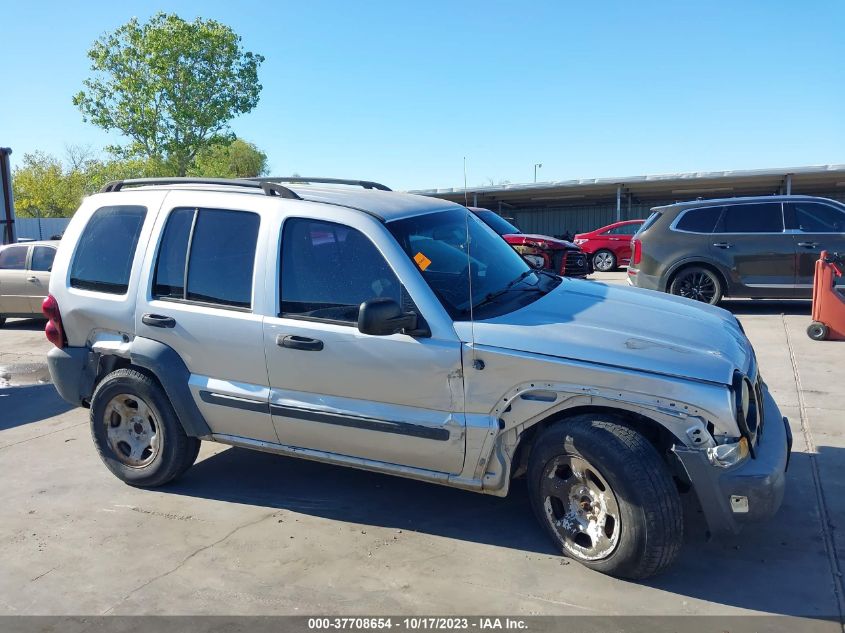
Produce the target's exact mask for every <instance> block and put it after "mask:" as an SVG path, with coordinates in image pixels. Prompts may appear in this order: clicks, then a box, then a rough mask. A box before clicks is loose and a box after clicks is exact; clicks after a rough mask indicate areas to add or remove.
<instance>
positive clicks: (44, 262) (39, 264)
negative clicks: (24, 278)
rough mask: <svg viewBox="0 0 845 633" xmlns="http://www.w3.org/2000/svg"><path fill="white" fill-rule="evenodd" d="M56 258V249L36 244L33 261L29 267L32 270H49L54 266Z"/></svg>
mask: <svg viewBox="0 0 845 633" xmlns="http://www.w3.org/2000/svg"><path fill="white" fill-rule="evenodd" d="M55 258H56V249H55V248H50V247H49V246H36V247H35V248H34V249H33V250H32V261H31V262H30V265H29V267H30V268H31V269H32V270H38V271H44V272H46V271H49V270H52V268H53V260H54V259H55Z"/></svg>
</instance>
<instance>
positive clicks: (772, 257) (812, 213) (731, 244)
mask: <svg viewBox="0 0 845 633" xmlns="http://www.w3.org/2000/svg"><path fill="white" fill-rule="evenodd" d="M632 246H633V255H632V257H631V266H630V267H629V268H628V283H630V284H631V285H633V286H637V287H639V288H648V289H651V290H661V291H664V292H670V293H672V294H676V295H680V296H682V297H688V298H690V299H696V300H698V301H704V302H706V303H712V304H716V303H718V302H719V301H720V300H721V299H722V297H725V296H731V297H752V298H769V299H784V298H789V299H791V298H809V297H811V296H812V289H813V271H814V265H815V262H816V260H817V259H818V258H819V253H820V252H821V251H822V250H828V251H839V252H842V251H845V205H843V204H842V203H840V202H836V201H834V200H828V199H827V198H814V197H811V196H760V197H754V198H727V199H721V200H697V201H693V202H681V203H677V204H672V205H668V206H665V207H655V208H654V209H652V214H651V216H650V217H649V218H648V220H646V222H645V224H643V226H642V228H641V229H640V230H639V232H638V233H637V234H636V235H635V236H634V238H633V244H632Z"/></svg>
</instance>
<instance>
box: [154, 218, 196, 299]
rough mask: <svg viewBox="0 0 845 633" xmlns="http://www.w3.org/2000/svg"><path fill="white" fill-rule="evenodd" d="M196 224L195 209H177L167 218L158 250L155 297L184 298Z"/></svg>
mask: <svg viewBox="0 0 845 633" xmlns="http://www.w3.org/2000/svg"><path fill="white" fill-rule="evenodd" d="M193 223H194V209H176V210H175V211H173V212H172V213H171V214H170V217H169V218H167V224H166V225H165V227H164V235H163V236H162V238H161V246H160V247H159V250H158V262H157V263H156V272H155V278H154V280H153V295H155V296H156V297H176V298H180V299H181V298H184V294H185V259H186V257H187V255H188V238H189V237H190V236H191V226H192V225H193Z"/></svg>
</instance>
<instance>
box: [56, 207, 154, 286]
mask: <svg viewBox="0 0 845 633" xmlns="http://www.w3.org/2000/svg"><path fill="white" fill-rule="evenodd" d="M146 214H147V209H146V207H140V206H114V207H101V208H100V209H97V211H95V212H94V215H92V216H91V219H90V220H88V224H87V225H86V226H85V229H84V230H83V231H82V236H81V237H80V238H79V244H78V245H77V247H76V253H75V254H74V257H73V264H72V265H71V268H70V285H71V286H72V287H74V288H81V289H83V290H95V291H97V292H107V293H111V294H118V295H122V294H126V291H127V289H128V288H129V275H130V273H131V272H132V260H133V259H134V258H135V248H136V247H137V246H138V237H139V236H140V235H141V227H142V226H143V224H144V218H145V217H146Z"/></svg>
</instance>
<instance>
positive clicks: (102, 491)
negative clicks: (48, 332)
mask: <svg viewBox="0 0 845 633" xmlns="http://www.w3.org/2000/svg"><path fill="white" fill-rule="evenodd" d="M601 277H602V280H604V281H608V282H610V283H624V278H625V273H624V272H621V273H608V274H605V275H602V276H601ZM724 307H726V308H728V309H730V310H731V311H732V312H734V314H736V315H737V317H738V318H739V319H740V321H741V322H742V324H743V326H744V328H745V330H746V333H747V334H748V336H749V337H750V339H751V341H752V342H753V344H754V346H755V348H756V351H757V355H758V358H759V361H760V366H761V371H762V373H763V376H764V377H765V380H766V381H767V382H768V384H769V386H770V389H771V391H772V393H773V395H774V396H775V399H776V400H777V402H778V404H779V405H780V407H781V410H782V411H783V413H784V415H786V416H788V417H789V419H790V421H791V424H792V429H793V434H794V438H795V446H794V453H793V456H792V462H791V464H790V468H789V476H788V485H787V491H786V498H785V501H784V504H783V507H782V508H781V510H780V513H779V514H778V516H777V517H776V518H775V520H773V521H771V522H769V523H767V524H764V525H761V526H759V527H758V528H757V529H755V530H749V531H747V532H745V533H744V534H742V535H741V536H740V537H737V538H736V539H733V540H730V541H727V542H719V543H714V542H708V541H706V539H705V538H704V532H703V527H702V525H701V523H700V522H699V521H696V520H695V517H694V516H693V517H692V519H691V520H690V521H688V526H687V527H688V530H687V532H688V536H687V544H686V546H685V548H684V550H683V553H682V555H681V558H680V559H679V561H678V563H677V564H676V565H675V567H673V568H672V569H671V570H670V571H669V572H668V573H665V574H663V575H662V576H659V577H657V578H654V579H651V580H649V581H647V582H645V583H642V584H636V583H630V582H624V581H620V580H615V579H613V578H609V577H607V576H603V575H601V574H598V573H595V572H591V571H589V570H587V569H585V568H582V567H580V566H579V565H577V564H574V563H571V564H570V563H568V561H566V560H565V559H561V558H560V557H559V556H558V555H557V554H556V552H555V551H554V549H553V547H552V544H551V542H550V541H549V539H548V538H547V537H546V535H545V534H544V533H543V532H542V531H541V528H540V527H539V525H538V524H537V522H536V521H535V519H534V517H533V516H532V515H531V511H530V508H529V504H528V501H527V499H526V498H525V496H524V494H523V492H524V488H523V485H522V484H521V483H518V484H517V485H515V486H514V488H513V489H512V492H511V494H510V496H509V497H508V498H506V499H499V498H495V497H487V496H483V495H477V494H474V493H470V492H462V491H459V490H454V489H449V488H444V487H439V486H435V485H429V484H424V483H420V482H416V481H410V480H404V479H399V478H394V477H388V476H382V475H377V474H371V473H366V472H360V471H355V470H349V469H342V468H339V467H333V466H328V465H322V464H318V463H313V462H307V461H299V460H293V459H288V458H284V457H278V456H272V455H268V454H263V453H257V452H249V451H246V450H241V449H237V448H228V447H226V446H222V445H214V444H210V443H205V444H204V445H203V448H202V451H201V453H200V458H199V460H198V462H197V464H196V465H195V466H194V467H193V468H192V469H191V470H190V471H188V473H187V474H186V476H185V477H183V478H182V479H181V480H179V481H178V482H176V483H175V484H171V485H169V486H167V487H165V488H162V489H158V490H138V489H133V488H131V487H129V486H126V485H124V484H122V483H121V482H119V481H118V480H117V479H116V478H115V477H114V476H112V475H111V474H110V473H109V472H108V471H107V470H106V469H105V467H103V465H102V464H101V462H100V460H99V458H98V456H97V454H96V451H95V449H94V446H93V444H92V442H91V439H90V435H89V431H88V415H87V414H88V412H87V410H84V409H73V408H71V407H70V406H69V405H67V404H65V403H64V402H63V401H62V400H60V398H59V397H58V395H57V394H56V392H55V390H54V388H53V387H52V385H50V384H44V383H43V381H44V380H46V379H47V376H46V374H45V371H44V366H43V356H44V354H45V353H46V351H47V350H48V349H49V343H48V342H47V341H46V340H45V339H44V336H43V332H42V329H43V323H42V322H40V321H31V320H10V321H9V322H8V323H7V324H6V327H5V328H3V329H0V473H2V481H3V482H4V485H3V486H2V489H0V560H2V561H3V562H2V565H0V612H2V613H3V614H7V615H8V614H75V615H90V614H150V613H161V614H313V613H338V614H368V615H374V614H396V613H403V614H433V613H436V614H482V613H483V614H491V613H492V614H496V613H501V614H521V615H535V614H585V615H595V614H601V615H614V614H624V615H663V614H676V615H689V614H703V615H742V614H748V613H769V614H778V615H781V614H784V615H797V616H806V617H813V618H829V619H830V620H831V621H830V622H829V623H828V624H829V628H830V630H840V631H841V618H842V615H843V577H842V572H843V567H844V566H845V565H843V554H845V534H843V529H845V477H843V473H845V435H844V434H843V433H842V424H843V416H845V391H843V390H842V388H841V384H842V377H841V375H840V374H838V373H837V372H838V371H841V368H842V361H841V359H842V355H843V352H845V345H843V344H842V343H838V342H821V343H819V342H813V341H811V340H810V339H809V338H808V337H807V336H806V334H805V332H804V330H805V328H806V326H807V325H808V323H809V310H810V307H809V302H806V301H792V302H790V301H781V302H771V301H769V302H766V301H741V300H733V301H726V302H725V303H724ZM619 318H620V319H625V318H626V315H624V314H620V315H619ZM9 381H11V382H13V383H15V384H19V385H21V386H15V387H2V385H4V384H7V383H8V382H9Z"/></svg>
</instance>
